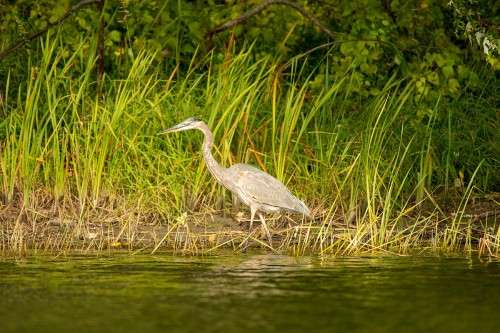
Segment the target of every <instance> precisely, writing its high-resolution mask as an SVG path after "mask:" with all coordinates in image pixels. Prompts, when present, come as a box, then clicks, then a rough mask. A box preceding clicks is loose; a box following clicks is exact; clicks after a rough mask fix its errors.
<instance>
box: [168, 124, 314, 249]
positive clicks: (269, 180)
mask: <svg viewBox="0 0 500 333" xmlns="http://www.w3.org/2000/svg"><path fill="white" fill-rule="evenodd" d="M189 129H198V130H200V131H202V132H203V134H204V136H205V139H204V141H203V157H204V159H205V163H206V165H207V168H208V170H209V171H210V173H211V174H212V175H213V176H214V177H215V179H216V180H217V182H218V183H219V184H221V185H222V186H224V187H225V188H227V189H228V190H229V191H231V192H232V193H233V195H236V196H237V197H238V199H239V200H240V201H241V202H243V203H244V204H245V205H247V206H248V207H249V208H250V214H251V217H250V226H251V225H252V223H253V220H254V217H255V214H256V213H257V214H258V215H259V217H260V220H261V222H262V226H263V227H264V229H265V231H266V233H267V237H268V238H269V241H271V236H270V233H269V230H268V228H267V225H266V223H265V219H264V216H263V215H262V212H265V213H274V212H279V211H289V212H295V213H299V214H303V215H305V216H310V211H309V209H308V208H307V206H306V205H305V204H304V203H303V202H302V201H301V200H299V199H297V198H296V197H295V196H294V195H293V194H292V193H290V191H289V190H288V189H287V188H286V186H285V185H283V183H282V182H280V181H279V180H278V179H276V178H274V177H273V176H271V175H269V174H267V173H265V172H263V171H261V170H259V169H257V168H255V167H253V166H251V165H247V164H241V163H238V164H235V165H233V166H231V167H229V168H224V167H221V166H220V165H219V163H217V161H216V160H215V159H214V157H213V156H212V153H211V151H210V149H211V147H212V145H213V135H212V132H211V131H210V129H209V128H208V126H207V125H206V124H205V123H204V122H203V121H201V120H199V119H197V118H189V119H186V120H185V121H183V122H182V123H180V124H178V125H176V126H174V127H172V128H169V129H167V130H165V131H164V132H162V133H171V132H178V131H186V130H189Z"/></svg>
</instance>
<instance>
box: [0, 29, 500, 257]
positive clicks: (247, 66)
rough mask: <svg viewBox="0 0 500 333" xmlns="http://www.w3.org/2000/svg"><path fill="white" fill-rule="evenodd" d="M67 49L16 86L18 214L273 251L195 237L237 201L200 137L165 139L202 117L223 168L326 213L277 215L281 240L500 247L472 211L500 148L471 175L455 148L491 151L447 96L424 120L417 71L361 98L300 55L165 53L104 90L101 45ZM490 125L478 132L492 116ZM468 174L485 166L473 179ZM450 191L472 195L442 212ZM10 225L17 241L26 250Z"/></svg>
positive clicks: (8, 136) (3, 166) (0, 164)
mask: <svg viewBox="0 0 500 333" xmlns="http://www.w3.org/2000/svg"><path fill="white" fill-rule="evenodd" d="M57 46H58V39H57V38H50V37H48V38H47V39H46V40H45V42H44V43H43V52H42V54H43V56H42V58H41V59H39V60H37V61H36V63H31V64H30V65H29V66H28V68H27V71H28V73H27V75H26V77H27V79H26V82H21V83H20V84H19V85H18V87H13V86H12V82H10V81H9V80H8V81H7V82H6V84H5V87H6V88H5V93H4V96H5V98H4V103H3V104H2V110H1V112H2V114H4V115H5V117H4V118H3V120H2V123H1V135H2V143H1V150H0V172H1V179H0V189H1V191H2V193H3V195H4V197H5V202H6V203H7V204H12V203H16V207H18V209H19V211H18V215H16V216H18V217H20V218H19V219H18V220H19V221H21V220H23V219H24V220H27V221H28V222H29V223H31V224H30V225H32V226H33V228H36V226H42V225H44V223H45V222H46V221H47V219H50V218H51V217H54V216H55V217H56V218H58V219H63V216H68V215H71V216H72V218H73V219H74V220H75V221H76V222H77V224H76V225H77V229H78V230H79V231H78V232H87V233H88V232H89V231H88V229H89V227H88V225H89V224H90V223H91V222H92V223H96V222H98V223H100V224H101V225H102V224H104V225H106V224H110V223H114V222H116V221H118V223H119V225H120V227H119V234H118V235H113V237H108V238H109V239H115V238H116V239H118V238H120V237H122V236H124V235H127V237H126V238H127V242H128V243H129V247H130V248H132V247H133V242H134V237H136V236H137V235H134V234H133V233H132V234H130V233H129V234H127V232H126V230H129V229H130V228H131V225H137V224H139V223H147V221H148V219H149V220H150V221H151V222H153V221H154V222H155V223H158V224H160V225H165V226H167V229H165V230H163V231H162V233H161V234H159V235H157V239H156V238H155V241H154V244H153V245H152V246H151V247H152V248H153V249H154V250H156V249H158V248H159V247H160V246H173V247H176V248H180V249H182V248H184V249H191V250H193V251H200V250H201V249H202V248H203V249H204V250H208V251H210V250H212V249H215V248H219V247H221V246H233V247H234V248H236V249H237V248H240V245H241V244H244V243H245V240H246V239H253V240H254V241H255V243H256V244H262V245H263V246H265V245H266V244H263V243H262V241H261V240H260V239H259V237H258V236H256V235H255V234H253V233H250V234H245V233H243V234H236V236H234V235H232V236H230V237H229V238H227V237H226V239H225V240H223V239H224V238H220V239H221V240H220V241H219V240H218V239H219V238H217V239H215V240H214V239H212V238H210V237H211V236H208V238H209V239H211V241H210V242H208V243H210V244H209V245H207V244H208V243H207V242H205V243H203V244H205V245H203V246H204V247H203V246H201V245H197V244H201V243H200V239H199V237H200V236H199V232H198V235H197V233H196V232H194V231H192V230H190V229H189V225H188V224H187V223H186V222H185V221H186V215H183V214H184V213H186V212H187V213H188V216H199V214H212V213H216V214H220V212H221V210H225V211H227V208H228V205H227V203H229V202H230V196H229V193H226V192H225V191H224V190H223V189H222V188H221V187H220V186H218V185H217V184H216V183H215V181H214V180H213V179H211V177H210V175H209V173H208V172H207V170H206V167H205V165H204V163H203V161H202V158H201V153H200V148H201V141H202V137H201V135H200V134H199V133H197V132H196V133H195V132H193V133H191V132H190V133H189V134H186V133H183V134H181V135H169V136H159V135H157V133H158V132H159V131H160V130H161V129H163V128H166V127H169V126H171V125H174V124H176V123H177V122H179V121H182V120H184V119H185V118H187V117H191V116H194V115H196V116H200V117H202V118H203V119H205V121H206V122H207V123H208V125H209V127H210V128H211V129H212V130H213V132H214V135H215V138H216V139H215V143H216V144H215V147H214V149H213V153H214V155H215V156H216V158H217V159H218V160H219V162H220V163H221V164H222V165H224V166H226V167H227V166H230V165H231V164H233V163H237V162H244V163H250V164H254V165H256V166H258V167H260V168H261V169H263V170H265V171H267V172H269V173H270V174H272V175H274V176H276V177H277V178H278V179H280V180H281V181H283V182H284V183H285V184H286V185H287V186H288V187H289V188H290V189H291V190H292V192H294V193H295V194H297V196H298V197H300V198H303V199H305V201H306V202H307V204H308V205H309V206H310V207H311V208H312V211H313V214H314V216H315V219H314V220H309V221H305V220H301V219H300V218H298V217H295V222H294V223H290V222H286V220H280V221H274V222H273V224H272V226H273V228H274V229H273V232H274V233H275V234H276V235H279V236H280V242H279V244H277V245H276V246H275V250H278V251H287V252H291V253H295V254H302V253H310V252H313V253H334V254H344V255H345V254H353V253H358V252H363V251H390V252H397V253H407V252H411V251H414V250H422V249H431V250H436V251H442V250H444V251H448V250H449V251H457V250H458V251H463V250H466V251H472V250H480V252H481V253H485V254H490V255H498V253H499V245H500V241H499V235H500V230H499V228H498V226H497V225H496V224H493V227H492V228H491V229H487V228H485V229H484V232H482V233H479V234H478V232H477V231H476V229H477V226H476V225H475V224H474V223H473V221H472V218H468V217H467V216H469V215H470V214H466V213H465V212H466V211H467V207H468V204H469V203H470V201H471V198H472V197H474V196H475V195H477V194H481V193H484V192H485V191H486V192H487V191H491V190H492V189H494V187H495V186H496V185H495V179H496V178H495V175H494V173H495V171H494V170H495V167H497V166H498V163H497V160H495V158H496V157H495V156H494V155H493V157H492V154H490V153H489V151H488V150H481V151H480V154H479V155H480V156H479V157H480V160H479V162H478V163H476V164H473V165H470V166H469V165H466V166H464V167H462V169H458V170H457V167H456V166H455V165H454V164H453V163H452V159H453V156H452V154H453V151H455V150H461V151H462V152H463V153H462V154H471V155H472V154H475V155H474V157H475V158H476V159H477V158H478V156H477V155H478V153H477V151H473V149H475V148H470V151H469V150H467V147H465V148H464V147H458V148H457V146H456V145H457V141H458V140H455V141H453V139H452V138H456V137H458V136H459V135H460V134H457V133H455V132H454V131H455V130H456V128H455V127H454V126H453V122H454V121H456V120H455V119H452V114H456V113H453V112H452V111H450V110H449V109H448V108H449V107H450V106H452V105H453V104H452V103H449V102H447V101H440V100H437V101H435V103H434V106H433V107H432V108H431V109H430V113H429V115H428V116H427V117H425V118H423V119H420V120H418V121H417V120H415V119H419V118H418V117H416V116H415V114H416V113H417V112H418V110H420V109H422V108H423V106H422V105H420V104H419V103H420V102H419V100H418V98H417V96H416V93H415V90H414V85H413V83H412V82H411V80H402V81H398V80H395V79H389V80H388V82H387V84H386V86H385V88H384V89H383V90H382V91H381V92H380V94H379V95H378V96H374V97H372V98H371V99H370V100H368V101H367V102H366V103H363V104H362V105H359V104H355V103H350V102H349V101H350V91H351V89H350V87H349V85H350V81H351V80H350V77H349V76H350V75H351V74H352V73H351V74H350V73H346V77H344V78H340V79H338V80H337V81H334V82H330V83H329V84H328V85H325V86H324V87H323V88H322V89H321V90H317V89H312V88H311V84H310V83H311V78H312V77H313V75H314V73H316V72H314V71H313V72H307V68H309V67H308V66H305V64H306V63H307V62H306V61H305V60H304V59H301V58H298V60H297V59H296V60H290V61H289V62H288V63H286V64H285V65H283V63H279V62H277V61H274V60H272V59H262V60H255V59H254V58H253V57H252V56H251V53H250V52H240V53H236V54H231V53H228V54H227V57H226V59H225V61H224V62H223V63H220V64H216V63H214V62H213V61H212V59H210V57H208V58H207V59H204V60H202V61H200V60H199V59H196V61H195V59H193V62H192V63H191V66H190V68H188V69H184V70H183V71H182V72H181V69H180V68H179V67H177V68H171V69H170V72H164V71H161V70H160V69H159V68H158V66H156V65H155V60H154V59H155V58H154V55H153V54H148V53H147V52H137V55H136V56H135V58H133V59H131V65H130V67H129V71H128V75H127V76H126V77H123V78H120V79H112V78H110V77H105V82H104V84H103V90H102V92H101V94H100V95H98V94H96V92H95V90H96V82H95V81H94V79H93V78H94V73H93V71H94V61H95V60H94V58H93V57H92V56H89V54H93V52H92V50H91V49H90V50H89V49H86V48H84V47H83V44H82V47H81V48H80V49H78V50H77V51H76V52H75V53H74V54H73V55H71V56H70V57H63V56H62V55H61V54H59V53H58V52H57V50H58V47H57ZM74 68H82V70H81V71H75V70H74ZM285 73H286V79H285V78H284V77H285V75H284V74H285ZM481 107H483V108H485V106H484V105H483V106H481ZM443 114H444V116H443ZM490 114H492V113H491V112H490ZM493 117H494V112H493ZM481 126H482V127H483V128H479V129H475V125H472V126H470V127H468V128H467V130H468V131H472V130H473V129H475V130H476V131H477V132H478V133H479V132H481V131H489V130H488V129H487V126H494V125H492V123H491V122H490V123H488V122H485V123H483V124H482V125H481ZM459 130H462V129H459ZM470 134H471V135H476V134H475V133H472V132H471V133H470ZM486 138H487V139H485V140H483V141H481V142H479V144H481V145H492V143H491V142H492V141H495V140H497V139H498V135H497V136H496V137H495V135H493V136H491V135H490V136H486ZM497 142H498V141H497ZM443 146H444V147H447V148H446V149H442V147H443ZM492 151H494V150H492ZM481 154H482V155H481ZM483 155H484V156H483ZM462 156H466V155H462ZM462 165H465V163H462ZM497 171H498V170H497ZM464 172H469V173H470V175H471V176H470V177H469V179H467V180H466V182H465V183H464V184H460V182H461V181H462V182H464V179H463V173H464ZM492 175H493V176H492ZM457 182H458V183H459V184H458V185H457V186H456V187H454V186H453V184H454V183H457ZM443 188H445V189H446V190H445V191H443ZM441 197H455V198H458V199H456V200H452V201H451V204H449V205H447V207H443V206H442V204H441V203H439V202H441V201H440V200H441ZM493 202H495V201H494V200H493ZM496 204H497V205H498V201H496ZM42 208H43V209H42ZM42 211H45V213H43V212H42ZM98 212H101V213H98ZM197 214H198V215H197ZM202 216H203V217H200V219H205V220H206V221H208V222H207V223H210V222H209V219H208V218H206V216H207V215H202ZM21 217H22V218H21ZM493 217H494V216H493ZM292 218H293V217H292ZM5 220H6V219H4V222H3V223H4V227H3V229H2V230H3V231H2V234H0V236H2V235H3V240H2V244H3V248H22V247H23V246H28V245H26V244H27V242H26V240H24V241H23V239H25V238H26V236H23V237H24V238H23V237H22V236H19V235H18V234H16V233H15V232H14V231H13V230H17V229H15V227H13V229H12V228H11V229H9V228H8V227H5V225H6V224H7V223H8V221H7V222H6V221H5ZM19 221H17V220H15V221H14V225H15V226H17V225H18V224H19V223H21V222H19ZM44 221H45V222H44ZM109 221H111V222H109ZM113 221H114V222H113ZM493 222H496V220H494V221H493ZM127 228H128V229H127ZM82 230H83V231H82ZM481 230H483V229H481ZM155 237H156V236H155ZM49 238H50V237H49ZM70 238H71V237H70V236H67V234H64V233H63V236H60V238H59V239H58V240H57V241H56V240H54V239H50V241H46V242H45V245H37V243H40V242H43V237H42V239H39V238H37V239H34V238H33V239H32V241H31V243H30V244H31V245H30V246H35V247H37V246H38V247H39V248H53V247H55V248H61V246H62V245H61V244H64V246H65V247H66V248H70V247H71V244H72V241H71V240H70ZM23 242H24V243H23ZM21 243H22V244H24V245H19V244H21ZM91 243H92V242H91ZM235 243H237V244H240V245H237V244H236V245H235ZM33 244H35V245H33ZM51 244H52V245H51ZM108 245H109V244H108ZM89 246H97V247H98V248H102V247H106V244H104V243H102V242H101V243H100V244H99V245H96V244H93V245H89ZM200 246H201V247H200Z"/></svg>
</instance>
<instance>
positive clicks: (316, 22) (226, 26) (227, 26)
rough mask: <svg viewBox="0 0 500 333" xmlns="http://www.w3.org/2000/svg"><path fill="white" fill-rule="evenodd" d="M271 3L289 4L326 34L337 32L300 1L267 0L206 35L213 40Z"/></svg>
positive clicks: (330, 35)
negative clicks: (220, 33) (301, 4)
mask: <svg viewBox="0 0 500 333" xmlns="http://www.w3.org/2000/svg"><path fill="white" fill-rule="evenodd" d="M271 5H284V6H288V7H290V8H293V9H295V10H296V11H298V12H299V13H300V14H301V15H302V16H303V17H305V18H306V19H308V20H309V21H311V22H312V23H313V24H314V25H315V26H316V27H318V28H319V29H320V30H321V31H323V32H324V33H325V34H327V35H328V36H329V37H332V38H335V35H336V34H335V33H334V32H333V31H331V30H330V29H328V28H327V27H325V26H324V25H323V24H321V22H320V21H319V20H318V19H317V18H316V17H314V16H313V15H311V14H309V13H308V12H307V11H306V10H305V9H304V8H303V7H302V6H300V5H299V4H298V3H295V2H292V1H289V0H265V1H263V2H262V3H261V4H259V5H257V6H255V7H253V8H252V9H250V10H248V11H247V12H245V13H243V14H242V15H241V16H239V17H237V18H235V19H233V20H230V21H228V22H226V23H224V24H221V25H219V26H218V27H215V28H214V29H212V30H210V31H209V32H207V33H206V37H207V38H208V39H209V40H211V39H212V37H213V35H215V34H217V33H219V32H222V31H224V30H227V29H230V28H232V27H234V26H236V25H238V24H241V23H244V22H245V21H247V20H248V19H249V18H250V17H252V16H254V15H257V14H259V13H260V12H262V11H263V10H264V9H266V8H267V7H269V6H271Z"/></svg>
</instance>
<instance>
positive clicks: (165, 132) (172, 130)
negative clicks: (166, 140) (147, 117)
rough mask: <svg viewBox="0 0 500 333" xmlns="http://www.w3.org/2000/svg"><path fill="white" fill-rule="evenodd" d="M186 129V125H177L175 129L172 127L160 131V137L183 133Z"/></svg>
mask: <svg viewBox="0 0 500 333" xmlns="http://www.w3.org/2000/svg"><path fill="white" fill-rule="evenodd" d="M184 127H186V125H184V124H178V125H175V126H174V127H170V128H167V129H166V130H163V131H160V132H159V133H158V135H161V134H167V133H173V132H177V131H182V130H183V129H184Z"/></svg>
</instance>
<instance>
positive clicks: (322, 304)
mask: <svg viewBox="0 0 500 333" xmlns="http://www.w3.org/2000/svg"><path fill="white" fill-rule="evenodd" d="M499 309H500V264H499V263H495V262H493V263H492V262H490V263H482V262H479V261H478V260H470V259H463V258H419V257H384V258H336V259H328V260H325V259H323V260H322V259H319V258H291V257H286V256H276V255H262V254H247V255H228V256H215V257H204V258H200V257H172V256H168V255H155V256H130V255H124V256H113V257H111V258H102V257H101V258H88V257H87V258H79V257H71V258H58V259H50V258H34V259H22V260H6V259H4V260H2V261H0V331H1V332H3V333H4V332H14V331H16V332H20V331H24V332H35V331H36V332H96V331H99V332H115V331H116V332H122V331H131V332H288V333H289V332H471V331H475V332H500V315H499Z"/></svg>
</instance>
